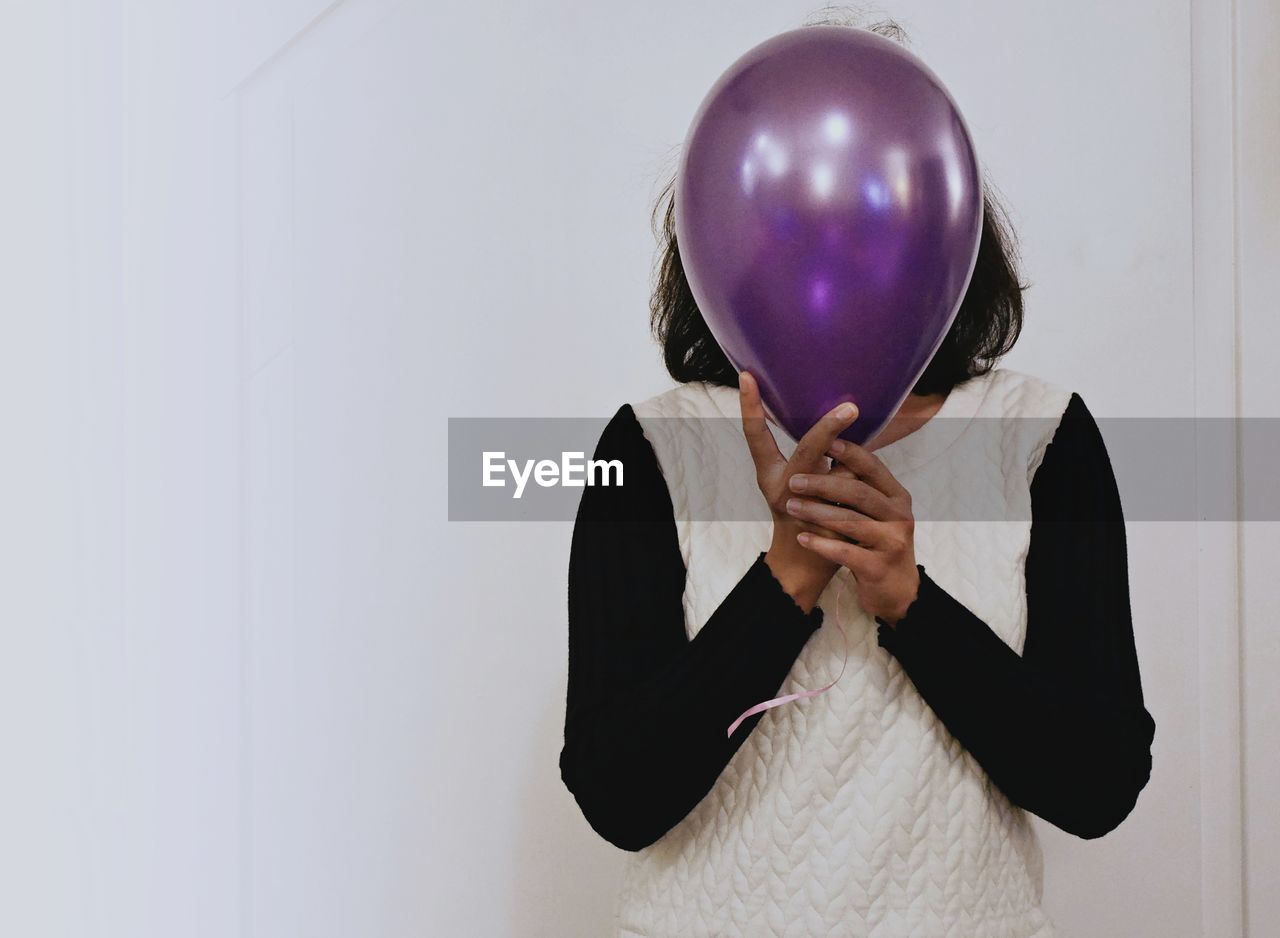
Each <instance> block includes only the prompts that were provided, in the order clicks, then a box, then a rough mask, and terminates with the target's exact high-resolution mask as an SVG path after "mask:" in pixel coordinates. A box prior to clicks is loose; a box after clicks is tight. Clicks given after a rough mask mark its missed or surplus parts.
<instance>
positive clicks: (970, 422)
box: [617, 369, 1070, 938]
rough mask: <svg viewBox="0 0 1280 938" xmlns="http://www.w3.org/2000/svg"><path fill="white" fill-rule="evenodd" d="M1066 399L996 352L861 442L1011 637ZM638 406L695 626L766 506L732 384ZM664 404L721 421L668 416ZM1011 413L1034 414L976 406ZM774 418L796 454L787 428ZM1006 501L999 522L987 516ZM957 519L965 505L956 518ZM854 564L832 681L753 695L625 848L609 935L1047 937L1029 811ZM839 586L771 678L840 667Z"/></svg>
mask: <svg viewBox="0 0 1280 938" xmlns="http://www.w3.org/2000/svg"><path fill="white" fill-rule="evenodd" d="M1069 400H1070V393H1069V392H1068V391H1065V390H1063V389H1061V388H1058V387H1055V386H1053V385H1051V384H1048V383H1046V382H1043V381H1041V380H1039V379H1037V378H1034V377H1031V376H1029V375H1024V374H1021V373H1018V372H1014V371H1010V370H1007V369H997V370H996V371H993V372H991V373H990V374H988V375H985V376H983V377H980V378H975V379H972V380H970V381H968V382H966V383H965V384H963V385H961V386H959V387H957V388H955V389H954V390H952V392H951V393H950V395H948V397H947V400H946V401H945V402H944V404H943V407H942V409H941V410H940V411H939V412H938V414H937V415H936V416H935V419H933V420H931V421H929V422H928V423H927V424H925V426H924V427H923V428H921V429H920V430H918V431H916V432H915V433H912V434H911V435H909V436H908V437H905V438H904V439H902V440H900V441H898V442H896V443H893V444H890V445H889V446H886V447H883V448H882V449H879V450H877V451H876V452H877V455H878V456H879V457H880V458H881V459H882V460H883V461H884V462H885V463H886V465H888V466H889V468H890V469H891V470H892V471H893V473H894V475H895V476H897V478H898V479H899V480H900V481H901V482H902V483H903V484H904V485H906V486H907V488H908V489H909V490H910V491H911V493H912V500H913V504H914V506H915V511H916V515H917V524H916V533H915V544H916V555H917V560H918V561H919V562H920V563H922V564H923V565H924V566H925V568H926V569H927V570H928V571H929V575H930V577H932V578H933V579H934V581H935V582H937V583H938V584H939V585H940V586H942V587H943V588H944V589H946V590H947V591H948V592H950V593H951V594H952V595H953V596H955V597H956V598H957V599H958V600H960V601H961V602H962V603H964V604H965V605H966V606H968V607H969V608H970V609H971V610H972V611H973V612H974V613H976V614H977V615H978V616H980V617H981V618H982V619H983V621H985V622H986V623H987V624H988V625H989V626H990V627H991V628H992V629H993V630H994V631H995V632H996V633H997V634H998V635H1000V637H1001V638H1002V639H1003V640H1004V641H1005V642H1007V643H1008V644H1009V645H1010V647H1012V648H1014V649H1015V650H1016V651H1018V652H1019V653H1021V650H1022V643H1023V641H1024V639H1025V635H1026V595H1025V583H1024V578H1023V569H1024V568H1023V564H1024V561H1025V558H1026V553H1027V549H1028V546H1029V539H1030V531H1031V526H1030V484H1031V478H1032V476H1033V475H1034V473H1035V470H1036V468H1037V467H1038V466H1039V463H1040V460H1041V459H1042V458H1043V455H1044V449H1045V447H1046V446H1047V445H1048V443H1049V441H1050V440H1051V439H1052V437H1053V433H1054V430H1055V429H1056V427H1057V421H1058V420H1060V418H1061V416H1062V413H1063V411H1064V410H1065V409H1066V406H1067V403H1068V402H1069ZM633 409H634V410H635V413H636V416H637V418H638V419H639V421H640V424H641V426H642V428H643V429H644V432H645V435H646V437H647V438H648V439H649V441H650V443H652V444H653V447H654V451H655V453H656V454H657V457H658V462H659V465H660V466H661V468H662V471H663V475H664V477H665V479H666V481H667V485H668V488H669V489H670V492H671V497H672V504H673V506H674V508H675V514H676V525H677V530H678V534H679V541H680V550H681V552H682V554H683V556H684V561H685V566H686V569H687V570H688V580H687V584H686V589H685V597H684V602H685V613H686V629H687V631H688V633H689V636H690V637H692V636H694V635H696V634H697V631H698V630H699V629H700V628H701V627H702V625H703V624H704V623H705V622H706V621H707V620H708V619H709V618H710V616H711V614H712V613H713V612H714V611H715V609H716V608H717V606H718V605H719V604H720V602H721V601H722V600H723V599H724V597H725V596H726V595H727V594H728V593H729V591H730V590H731V589H732V588H733V586H734V585H735V584H736V583H737V581H738V580H739V579H740V578H741V576H742V574H743V572H744V571H746V570H747V569H748V567H750V566H751V563H752V561H753V560H754V559H755V557H756V555H757V554H758V553H759V552H760V551H762V550H765V549H767V547H768V545H769V541H770V536H771V524H770V522H769V520H767V519H768V510H767V507H765V505H764V500H763V498H762V497H761V496H760V493H759V491H758V489H757V488H756V484H755V471H754V467H753V465H752V462H751V457H750V454H749V453H748V451H747V447H746V443H745V440H743V439H742V435H741V427H740V424H739V423H738V422H737V421H738V419H739V409H738V396H737V391H736V390H734V389H732V388H721V387H715V386H711V385H706V384H701V383H694V384H687V385H682V386H679V387H677V388H674V389H672V390H670V391H667V392H665V393H663V394H659V395H657V396H656V397H653V398H650V399H649V400H647V401H644V402H643V403H641V404H637V405H633ZM678 417H685V418H727V419H718V420H701V419H697V420H687V419H686V420H674V419H670V418H678ZM1008 417H1034V418H1041V419H1036V420H1016V419H1015V420H1008V419H998V420H977V419H974V418H1008ZM940 418H945V419H940ZM771 429H772V430H773V432H774V436H775V438H776V439H777V440H778V443H779V446H780V447H781V448H782V450H783V452H784V454H789V453H790V452H791V450H792V449H793V448H794V445H795V444H794V441H792V440H791V439H790V438H788V437H787V436H786V434H785V432H784V431H782V430H781V429H779V428H777V427H774V426H771ZM726 438H728V439H727V441H726ZM988 497H989V498H990V500H991V504H992V505H993V506H1006V507H1005V508H1003V509H1002V510H1003V511H1004V514H1003V515H998V514H991V513H989V512H984V511H982V510H978V511H977V512H976V514H975V509H974V504H973V503H974V500H975V499H979V500H981V499H984V498H988ZM744 500H745V501H744ZM961 502H963V504H962V503H961ZM1010 507H1011V508H1012V509H1013V510H1012V511H1010V510H1009V509H1010ZM1018 509H1020V510H1018ZM1006 515H1007V516H1009V517H1012V518H1013V519H1014V520H987V519H990V518H994V517H1005V516H1006ZM922 518H931V519H937V520H920V519H922ZM965 518H974V520H950V519H965ZM730 519H754V520H730ZM849 576H850V574H849V573H848V571H847V570H841V571H840V573H839V574H838V575H837V579H838V578H840V577H844V578H846V584H845V589H844V590H843V594H842V596H841V598H840V616H841V618H840V622H841V625H842V626H843V628H844V632H845V634H846V635H847V636H848V639H849V663H848V669H847V671H846V672H845V675H844V677H843V678H842V679H841V680H840V682H839V683H837V684H836V686H835V687H833V688H831V689H830V690H829V691H827V692H826V693H825V694H821V695H819V696H817V697H813V698H809V699H805V700H800V701H796V702H793V703H790V704H787V705H786V706H783V707H779V708H775V709H772V710H768V711H766V712H765V713H764V715H763V716H762V718H761V720H760V722H759V723H758V725H757V726H756V727H755V729H754V730H752V732H751V734H750V735H749V736H748V737H747V739H746V741H745V742H744V743H743V745H742V747H741V748H740V749H739V750H738V751H737V752H736V753H735V754H734V757H733V758H732V759H731V760H730V762H729V764H728V765H727V766H726V768H725V770H724V772H723V773H722V774H721V776H720V777H719V779H718V780H717V782H716V784H715V785H714V787H713V788H712V790H711V791H710V792H709V793H708V795H707V796H706V797H705V798H704V799H703V800H702V801H701V802H700V803H699V804H698V805H697V807H696V808H695V809H694V810H693V811H692V812H690V814H689V815H688V816H687V817H685V818H684V819H683V820H682V821H681V822H680V823H679V824H677V825H676V826H675V827H674V828H672V830H670V831H669V832H668V833H667V834H666V835H665V836H664V837H663V838H661V839H660V840H659V841H658V842H656V843H654V844H653V845H651V846H649V847H647V848H645V849H643V850H641V851H638V852H635V853H631V854H628V866H627V869H626V874H625V879H624V883H623V887H622V889H621V891H620V894H619V897H618V906H617V925H618V931H617V934H618V935H620V936H645V938H675V936H681V938H694V936H722V938H723V936H764V935H780V936H781V935H785V936H792V935H795V936H802V935H803V936H811V935H831V936H851V938H852V936H868V938H906V936H911V938H930V936H938V938H941V936H948V938H1051V936H1053V935H1054V934H1055V932H1054V929H1053V925H1052V923H1051V922H1050V921H1049V919H1048V918H1047V917H1046V916H1045V914H1044V913H1043V912H1042V911H1041V908H1040V902H1041V896H1042V883H1043V872H1042V857H1041V850H1040V844H1039V841H1038V839H1037V837H1036V835H1035V831H1034V829H1033V828H1032V827H1031V824H1030V819H1029V818H1028V817H1027V815H1026V813H1025V812H1024V811H1023V810H1022V809H1021V808H1018V807H1017V806H1015V805H1013V804H1011V803H1010V802H1009V801H1008V799H1007V798H1005V797H1004V795H1003V794H1002V793H1001V792H1000V790H999V789H998V788H996V787H995V786H994V785H993V783H992V782H991V781H990V780H989V778H988V777H987V775H986V773H985V772H984V771H983V770H982V768H981V767H980V766H979V765H978V763H977V761H976V760H975V759H974V758H973V757H972V756H971V755H970V754H969V753H968V752H967V751H966V750H965V749H963V747H962V746H961V745H960V744H959V742H958V741H957V740H955V738H954V737H952V736H951V734H950V733H949V732H948V730H947V729H946V727H945V725H943V724H942V722H941V721H940V720H939V719H937V717H936V716H935V715H934V713H933V711H932V710H931V709H930V707H929V706H928V705H927V704H926V703H925V701H924V700H923V698H921V697H920V695H919V693H918V692H917V691H916V690H915V687H914V685H913V684H912V683H911V680H910V679H909V678H908V677H907V675H906V674H905V672H904V671H903V670H902V668H901V667H900V666H899V664H898V662H897V660H896V659H894V658H893V657H892V656H891V655H890V654H889V653H888V651H886V650H885V649H884V648H882V647H880V645H879V644H878V641H877V631H876V623H875V620H874V619H873V618H871V617H870V616H868V615H867V614H866V613H865V612H864V611H863V610H862V609H861V608H860V607H859V606H858V601H857V593H856V590H855V589H853V586H852V584H851V583H849V582H848V579H847V578H848V577H849ZM835 595H836V580H833V581H832V583H831V585H830V586H829V587H828V588H827V590H826V591H825V592H824V593H823V595H822V597H821V599H820V603H819V604H820V605H821V606H822V608H823V610H824V622H823V626H822V628H821V629H819V630H818V631H817V632H816V633H814V635H813V637H812V638H811V639H810V640H809V642H808V644H806V646H805V648H804V650H803V651H802V652H801V654H800V656H799V658H798V659H797V661H796V663H795V665H794V667H793V668H792V670H791V672H790V674H789V676H788V678H787V680H786V682H785V683H784V684H783V686H782V687H781V688H780V689H779V694H784V693H791V692H794V691H799V690H807V689H812V688H817V687H820V686H822V685H823V684H826V683H827V682H828V681H830V680H831V679H832V678H833V677H834V676H835V675H836V674H838V673H839V668H840V662H841V656H842V654H843V645H842V641H841V637H840V633H839V631H838V630H837V629H836V627H835V616H836V609H835V604H834V600H835Z"/></svg>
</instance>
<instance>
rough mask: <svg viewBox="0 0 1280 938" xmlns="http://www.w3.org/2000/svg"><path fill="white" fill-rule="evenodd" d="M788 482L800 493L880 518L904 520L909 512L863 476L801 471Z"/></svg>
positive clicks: (795, 491) (878, 519)
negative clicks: (865, 480)
mask: <svg viewBox="0 0 1280 938" xmlns="http://www.w3.org/2000/svg"><path fill="white" fill-rule="evenodd" d="M788 485H789V486H790V488H791V491H792V492H794V493H795V494H797V495H808V496H810V497H813V498H821V499H825V500H826V501H829V502H835V503H836V504H838V505H845V506H847V507H850V508H856V509H857V510H858V511H860V512H862V513H863V514H864V515H867V516H868V517H870V518H874V519H876V520H877V521H904V520H906V517H907V516H906V515H905V514H904V513H903V510H902V509H901V508H899V507H898V505H897V504H896V503H895V502H893V501H892V500H890V498H889V497H888V496H887V495H885V494H884V493H883V492H881V491H878V490H877V489H874V488H872V487H871V486H870V485H869V484H868V483H866V482H863V481H862V480H861V479H854V478H848V477H846V476H840V475H836V474H834V473H825V474H810V473H806V472H799V473H796V474H795V475H793V476H791V478H790V480H789V482H788Z"/></svg>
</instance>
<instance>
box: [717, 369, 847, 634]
mask: <svg viewBox="0 0 1280 938" xmlns="http://www.w3.org/2000/svg"><path fill="white" fill-rule="evenodd" d="M738 402H739V405H740V407H741V409H742V432H743V435H744V436H746V438H747V446H748V447H749V448H750V450H751V458H752V460H753V461H754V462H755V465H756V482H757V484H758V485H759V486H760V493H761V494H762V495H763V496H764V498H765V501H766V502H768V504H769V511H770V512H771V513H772V515H773V540H772V542H771V543H770V545H769V550H768V551H767V552H766V553H765V558H764V559H765V563H766V564H768V565H769V569H770V570H771V571H773V575H774V577H775V578H776V579H777V580H778V582H779V583H781V584H782V588H783V589H784V590H786V592H787V593H788V595H790V596H791V598H792V599H794V600H795V601H796V604H797V605H799V606H800V608H801V609H803V610H804V611H805V612H809V611H810V610H812V609H813V607H814V606H815V605H816V604H817V602H818V597H819V596H820V595H821V594H822V591H823V590H824V589H826V586H827V583H829V582H830V581H831V577H832V576H834V575H835V572H836V571H837V570H838V569H840V565H839V564H836V563H832V562H831V561H829V560H827V559H826V558H824V557H819V556H817V555H816V554H814V553H813V552H812V551H809V550H806V549H805V548H803V547H801V546H800V544H799V543H798V542H797V540H796V535H797V534H799V533H800V532H801V531H810V532H813V533H815V534H820V535H822V536H823V537H835V538H841V535H839V534H835V533H833V532H831V531H827V530H826V529H825V528H822V527H820V526H819V525H816V524H812V523H809V522H804V521H799V520H797V519H796V518H793V517H792V516H791V515H789V514H788V513H787V499H788V498H790V497H791V490H790V488H789V487H788V481H789V480H790V478H791V477H792V476H793V475H795V474H796V473H798V472H803V473H822V472H827V471H828V466H827V463H826V456H827V451H828V450H830V448H831V444H832V443H834V442H835V441H836V438H837V437H838V436H839V435H840V433H841V432H843V431H844V429H845V428H846V427H848V426H849V425H850V424H852V423H853V422H854V421H855V420H856V419H858V408H857V407H855V406H854V405H853V404H851V403H845V404H840V405H839V406H837V407H836V408H835V409H833V410H832V411H830V412H829V413H828V414H827V415H826V416H825V417H823V418H822V419H821V420H819V421H818V422H817V423H815V424H814V425H813V427H811V428H810V429H809V432H808V433H806V434H805V435H804V436H802V437H801V438H800V440H799V442H798V443H797V444H796V448H795V452H793V453H792V454H791V458H790V459H787V458H785V457H784V456H783V455H782V451H781V450H779V449H778V444H777V441H776V440H774V438H773V434H772V433H770V432H769V427H768V426H767V425H766V423H765V413H764V404H763V403H762V402H761V399H760V388H759V386H758V385H757V384H756V380H755V378H754V377H753V376H752V375H751V374H750V372H746V371H744V372H742V373H741V374H740V375H739V376H738Z"/></svg>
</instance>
